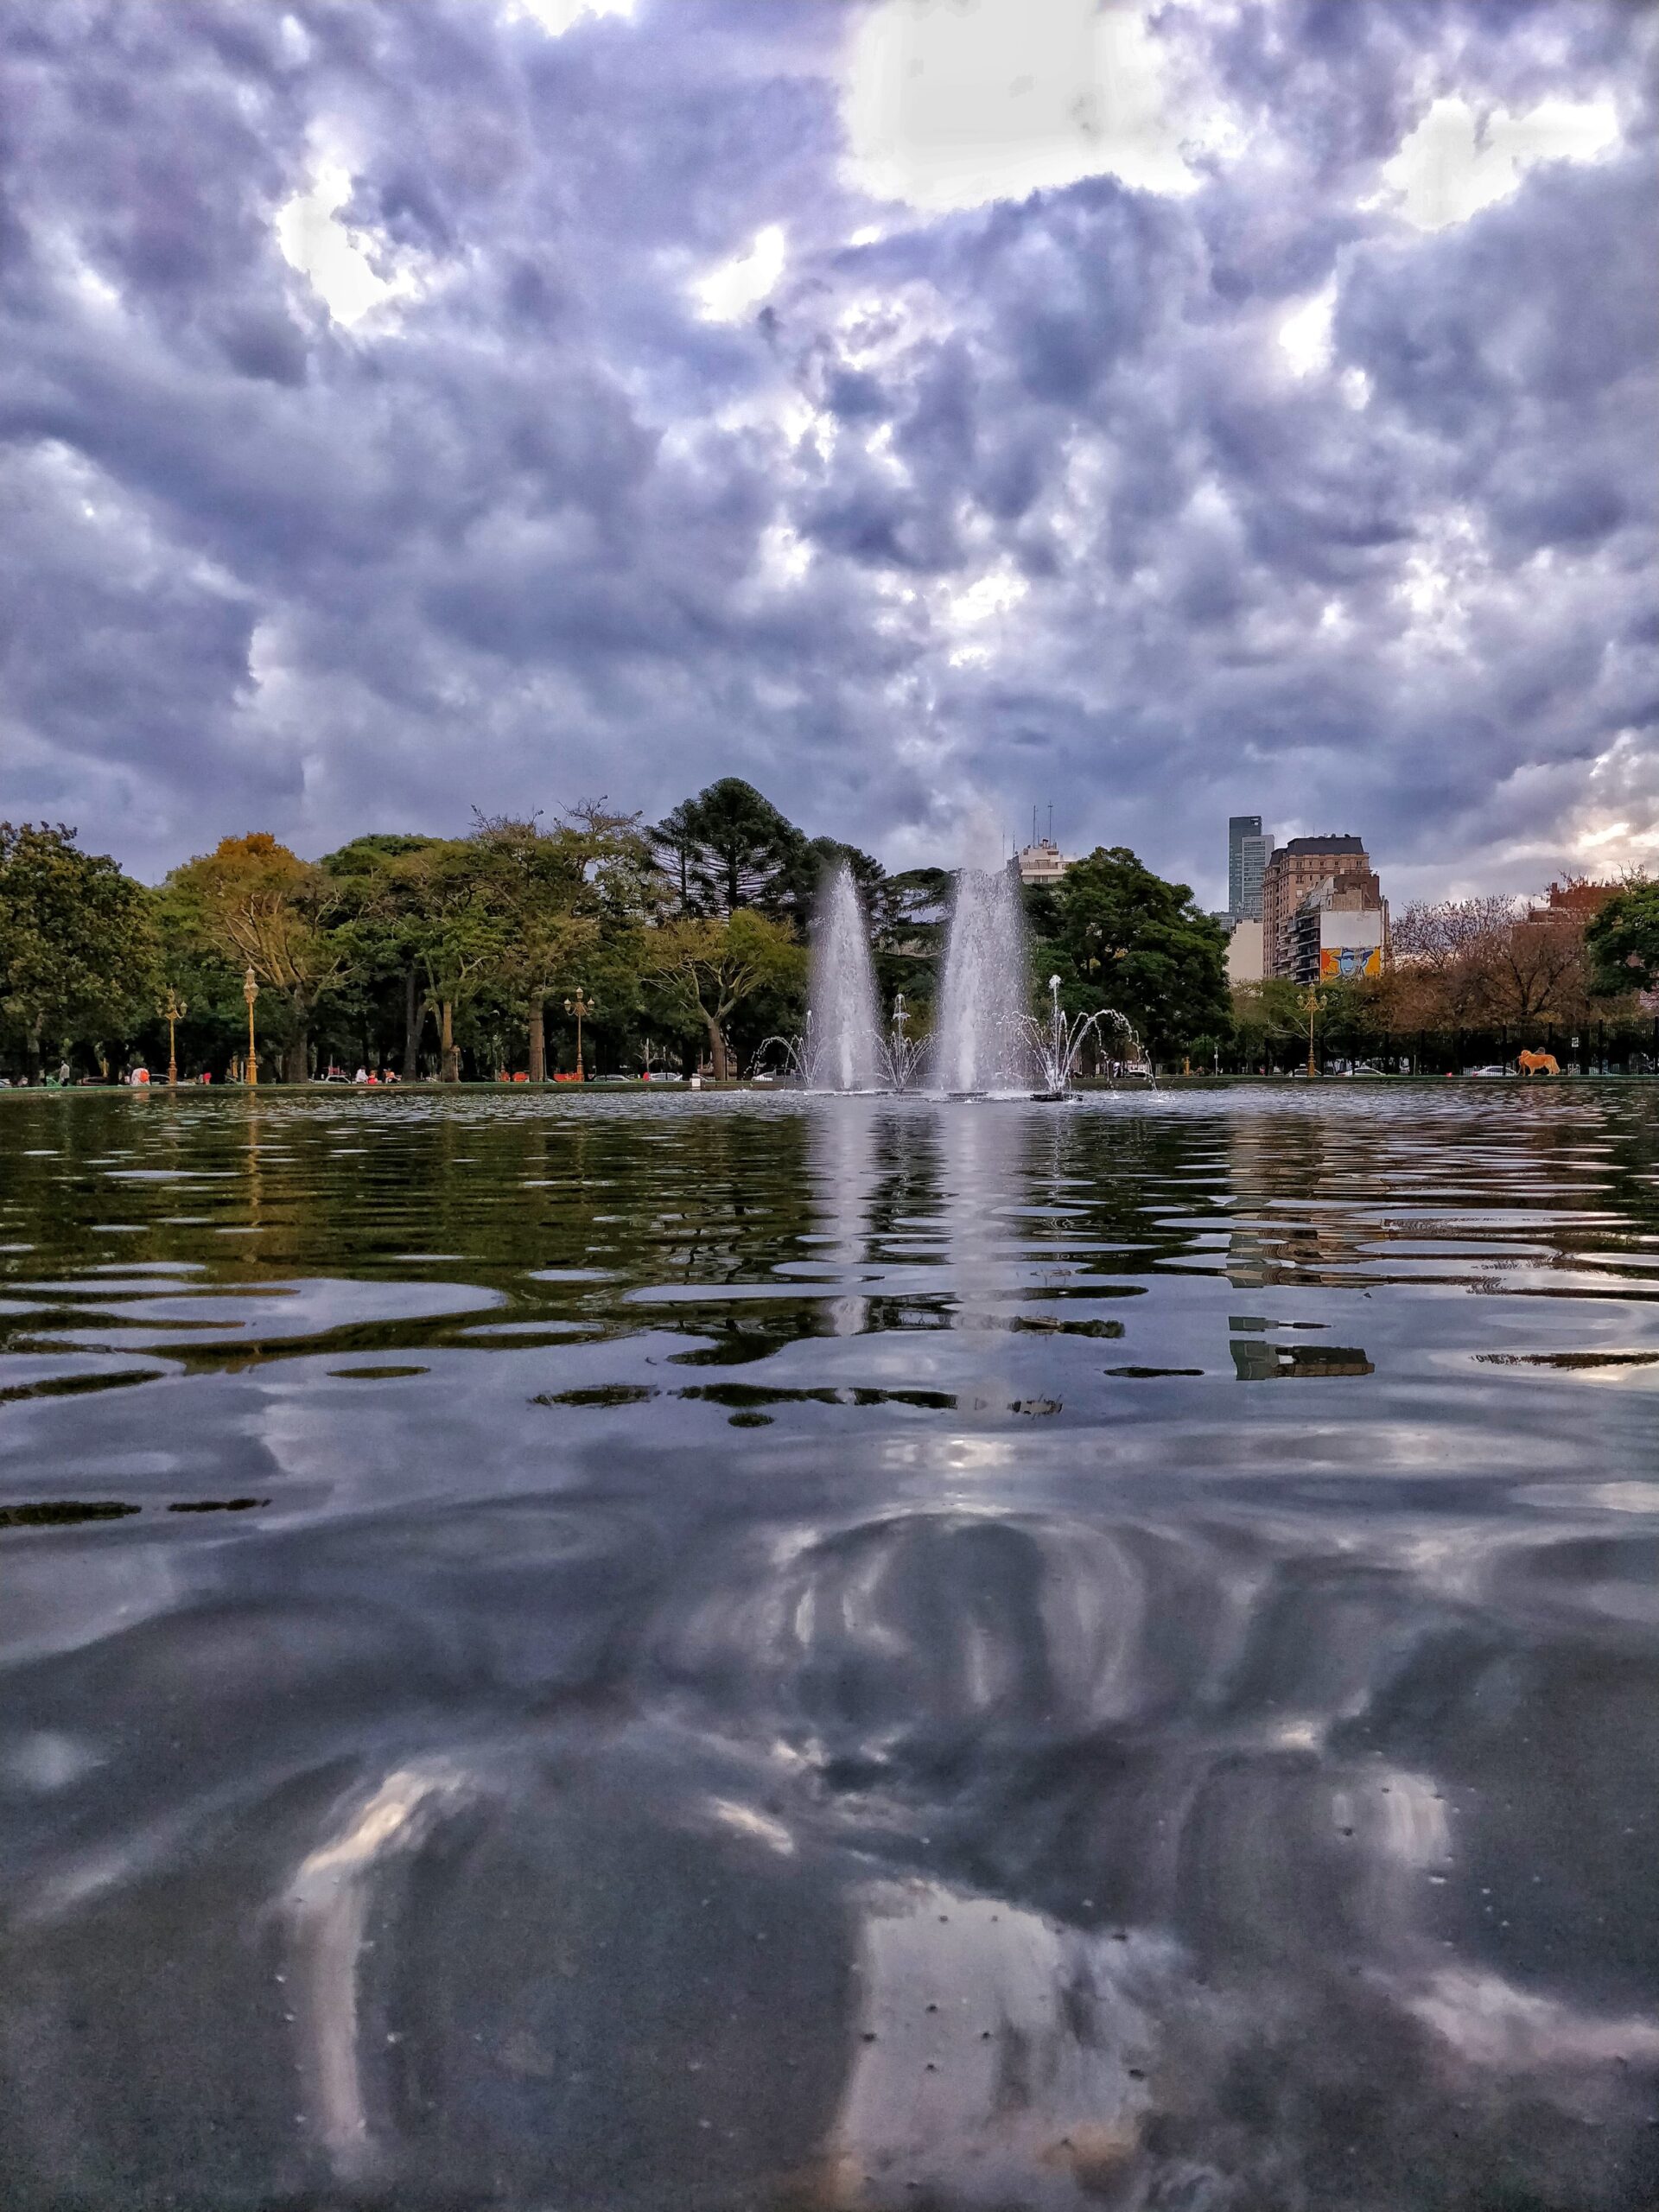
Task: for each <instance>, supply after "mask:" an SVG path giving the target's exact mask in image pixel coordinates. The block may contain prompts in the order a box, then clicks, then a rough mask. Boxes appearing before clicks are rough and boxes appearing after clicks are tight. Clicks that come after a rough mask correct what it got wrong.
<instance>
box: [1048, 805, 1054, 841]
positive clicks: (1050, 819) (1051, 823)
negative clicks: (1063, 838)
mask: <svg viewBox="0 0 1659 2212" xmlns="http://www.w3.org/2000/svg"><path fill="white" fill-rule="evenodd" d="M1048 842H1049V843H1050V844H1051V845H1052V843H1053V842H1054V802H1053V800H1052V799H1050V801H1049V802H1048Z"/></svg>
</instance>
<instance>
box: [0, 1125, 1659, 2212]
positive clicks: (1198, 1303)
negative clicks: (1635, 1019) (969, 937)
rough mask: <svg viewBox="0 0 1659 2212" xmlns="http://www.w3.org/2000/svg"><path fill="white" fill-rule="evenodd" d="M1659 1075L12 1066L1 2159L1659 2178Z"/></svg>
mask: <svg viewBox="0 0 1659 2212" xmlns="http://www.w3.org/2000/svg"><path fill="white" fill-rule="evenodd" d="M1656 1175H1659V1145H1656V1142H1655V1138H1654V1133H1653V1108H1652V1106H1651V1104H1650V1103H1649V1095H1648V1094H1646V1093H1644V1092H1642V1091H1639V1090H1621V1089H1615V1088H1613V1087H1611V1086H1610V1087H1609V1088H1608V1089H1607V1090H1605V1091H1600V1092H1598V1091H1597V1090H1595V1088H1594V1087H1593V1086H1590V1085H1584V1086H1580V1087H1576V1088H1567V1087H1562V1088H1560V1089H1556V1090H1542V1089H1533V1088H1530V1087H1527V1088H1523V1087H1522V1086H1520V1085H1518V1084H1511V1085H1507V1086H1503V1085H1497V1084H1494V1085H1493V1086H1491V1089H1490V1090H1484V1091H1478V1092H1472V1091H1470V1090H1464V1089H1461V1088H1459V1089H1458V1090H1452V1088H1451V1087H1449V1086H1448V1088H1447V1089H1446V1091H1445V1092H1443V1093H1442V1092H1436V1091H1433V1090H1429V1089H1427V1088H1424V1089H1421V1090H1415V1089H1401V1090H1387V1091H1384V1090H1365V1089H1363V1088H1355V1089H1338V1087H1336V1086H1332V1088H1331V1089H1330V1090H1325V1091H1310V1092H1293V1091H1292V1090H1290V1089H1289V1087H1288V1086H1287V1087H1286V1089H1285V1090H1281V1091H1269V1090H1265V1089H1264V1090H1239V1091H1233V1092H1227V1091H1211V1092H1203V1093H1194V1094H1188V1095H1185V1096H1179V1097H1170V1096H1162V1097H1152V1096H1135V1097H1123V1096H1118V1097H1111V1096H1105V1097H1098V1098H1091V1099H1090V1100H1088V1101H1086V1102H1084V1103H1080V1104H1076V1105H1072V1106H1071V1107H1066V1108H1058V1109H1057V1108H1054V1107H1048V1106H1039V1105H1033V1106H1030V1107H1024V1106H1019V1105H1012V1104H1008V1105H992V1104H983V1105H969V1104H954V1105H932V1104H929V1103H925V1102H922V1101H893V1100H885V1101H884V1100H859V1099H844V1100H833V1099H826V1100H804V1099H799V1098H795V1099H791V1098H785V1097H772V1098H754V1097H739V1096H705V1097H702V1098H701V1099H698V1098H692V1097H685V1096H682V1097H678V1098H664V1097H661V1096H656V1097H651V1096H629V1097H624V1096H617V1097H614V1098H609V1099H607V1098H605V1097H601V1096H587V1097H582V1098H561V1097H538V1096H517V1097H512V1096H487V1095H484V1094H479V1095H477V1096H460V1097H457V1098H453V1099H448V1100H442V1101H440V1100H438V1099H435V1098H434V1097H433V1096H429V1095H419V1096H416V1095H413V1094H410V1095H408V1096H401V1097H400V1096H395V1095H393V1096H368V1097H365V1096H350V1097H345V1098H340V1097H334V1096H326V1095H311V1096H302V1095H293V1096H284V1095H283V1094H281V1093H280V1092H278V1093H273V1094H271V1095H270V1096H269V1097H262V1098H259V1099H258V1100H257V1101H252V1102H251V1101H249V1100H248V1099H246V1098H245V1097H243V1098H237V1097H233V1096H223V1097H204V1096H182V1097H179V1098H168V1097H167V1096H161V1095H156V1096H136V1097H129V1096H68V1097H35V1098H10V1099H7V1100H6V1101H4V1102H3V1103H0V1268H3V1279H0V1668H3V1672H0V1910H3V1914H4V1918H5V1924H6V1935H5V1948H4V1954H3V1957H0V2203H3V2204H4V2205H5V2206H6V2207H7V2208H9V2212H35V2209H36V2208H45V2207H52V2208H58V2207H73V2208H77V2209H78V2212H105V2208H114V2207H121V2208H126V2207H147V2206H156V2207H161V2206H167V2207H174V2208H184V2212H197V2208H200V2212H229V2209H230V2208H239V2207H265V2206H271V2207H277V2206H280V2207H300V2206H315V2207H319V2208H321V2207H331V2208H332V2207H346V2206H375V2207H378V2206H385V2207H391V2206H397V2207H399V2208H402V2207H413V2208H433V2212H447V2209H448V2208H462V2207H474V2206H480V2207H482V2206H503V2207H512V2208H518V2207H523V2208H526V2209H527V2212H528V2208H535V2212H588V2208H601V2207H603V2208H638V2209H639V2212H740V2208H741V2212H747V2209H748V2208H755V2209H756V2212H809V2209H810V2208H817V2212H831V2208H843V2209H844V2212H853V2208H868V2212H887V2208H899V2207H906V2208H909V2207H935V2208H944V2207H964V2208H976V2212H1011V2208H1027V2207H1030V2208H1039V2212H1049V2208H1076V2212H1085V2208H1098V2207H1101V2206H1106V2207H1122V2208H1131V2207H1132V2208H1135V2209H1136V2212H1141V2209H1142V2208H1144V2209H1145V2212H1154V2208H1158V2209H1159V2212H1281V2208H1292V2209H1294V2208H1304V2207H1305V2208H1307V2212H1323V2209H1324V2208H1327V2207H1339V2208H1354V2212H1383V2208H1389V2212H1393V2209H1394V2208H1408V2207H1409V2208H1416V2207H1433V2208H1438V2207H1458V2208H1469V2209H1470V2212H1476V2208H1478V2212H1499V2208H1502V2212H1531V2208H1546V2207H1548V2208H1567V2207H1573V2208H1578V2207H1585V2208H1605V2207H1618V2208H1625V2207H1630V2208H1637V2207H1640V2208H1650V2207H1652V2206H1654V2205H1655V2204H1659V2129H1656V2128H1655V2126H1653V2120H1654V2117H1655V2114H1656V2112H1659V2103H1656V2087H1659V1852H1656V1834H1655V1826H1656V1823H1655V1802H1656V1782H1659V1587H1656V1573H1655V1570H1656V1565H1659V1452H1656V1443H1659V1419H1656V1414H1659V1306H1656V1304H1655V1298H1656V1291H1659V1206H1656V1198H1655V1193H1656Z"/></svg>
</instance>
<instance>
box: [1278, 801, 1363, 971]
mask: <svg viewBox="0 0 1659 2212" xmlns="http://www.w3.org/2000/svg"><path fill="white" fill-rule="evenodd" d="M1327 882H1329V883H1330V884H1331V885H1332V888H1333V889H1334V890H1338V891H1342V890H1350V889H1356V888H1357V889H1361V890H1366V891H1369V892H1370V893H1371V899H1370V905H1371V906H1372V907H1373V908H1374V909H1376V910H1377V911H1380V910H1381V908H1382V902H1383V887H1382V885H1381V884H1380V883H1379V882H1378V881H1377V879H1376V874H1375V872H1374V870H1373V869H1372V867H1371V863H1370V857H1369V855H1367V853H1366V850H1365V844H1364V840H1363V838H1360V837H1353V836H1325V837H1293V838H1292V839H1291V840H1290V842H1289V843H1288V844H1285V845H1281V846H1280V847H1279V848H1278V849H1277V850H1276V851H1275V852H1274V855H1273V856H1272V858H1271V859H1270V860H1269V861H1268V864H1267V866H1266V868H1264V869H1263V870H1262V964H1263V967H1264V969H1265V970H1266V972H1267V974H1268V975H1269V976H1289V975H1292V974H1293V973H1294V966H1295V945H1294V941H1293V924H1294V920H1295V916H1296V911H1297V909H1298V907H1299V906H1300V905H1301V903H1302V901H1303V899H1306V897H1307V895H1308V893H1310V892H1313V891H1318V890H1319V889H1320V888H1321V887H1322V886H1323V885H1325V883H1327ZM1338 911H1342V910H1340V909H1338Z"/></svg>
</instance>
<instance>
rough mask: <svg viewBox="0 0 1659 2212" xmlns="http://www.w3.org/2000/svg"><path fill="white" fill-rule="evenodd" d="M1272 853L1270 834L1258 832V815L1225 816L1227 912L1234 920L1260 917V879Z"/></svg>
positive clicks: (1259, 822)
mask: <svg viewBox="0 0 1659 2212" xmlns="http://www.w3.org/2000/svg"><path fill="white" fill-rule="evenodd" d="M1272 856H1273V836H1272V834H1271V832H1269V833H1268V835H1267V836H1263V835H1262V817H1261V816H1260V815H1259V814H1233V815H1230V816H1229V817H1228V818H1227V911H1228V912H1229V913H1230V915H1231V916H1232V917H1233V918H1234V920H1235V921H1252V922H1259V921H1260V920H1261V918H1262V875H1263V874H1264V873H1265V871H1266V869H1267V865H1268V861H1269V860H1270V859H1271V858H1272Z"/></svg>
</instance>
